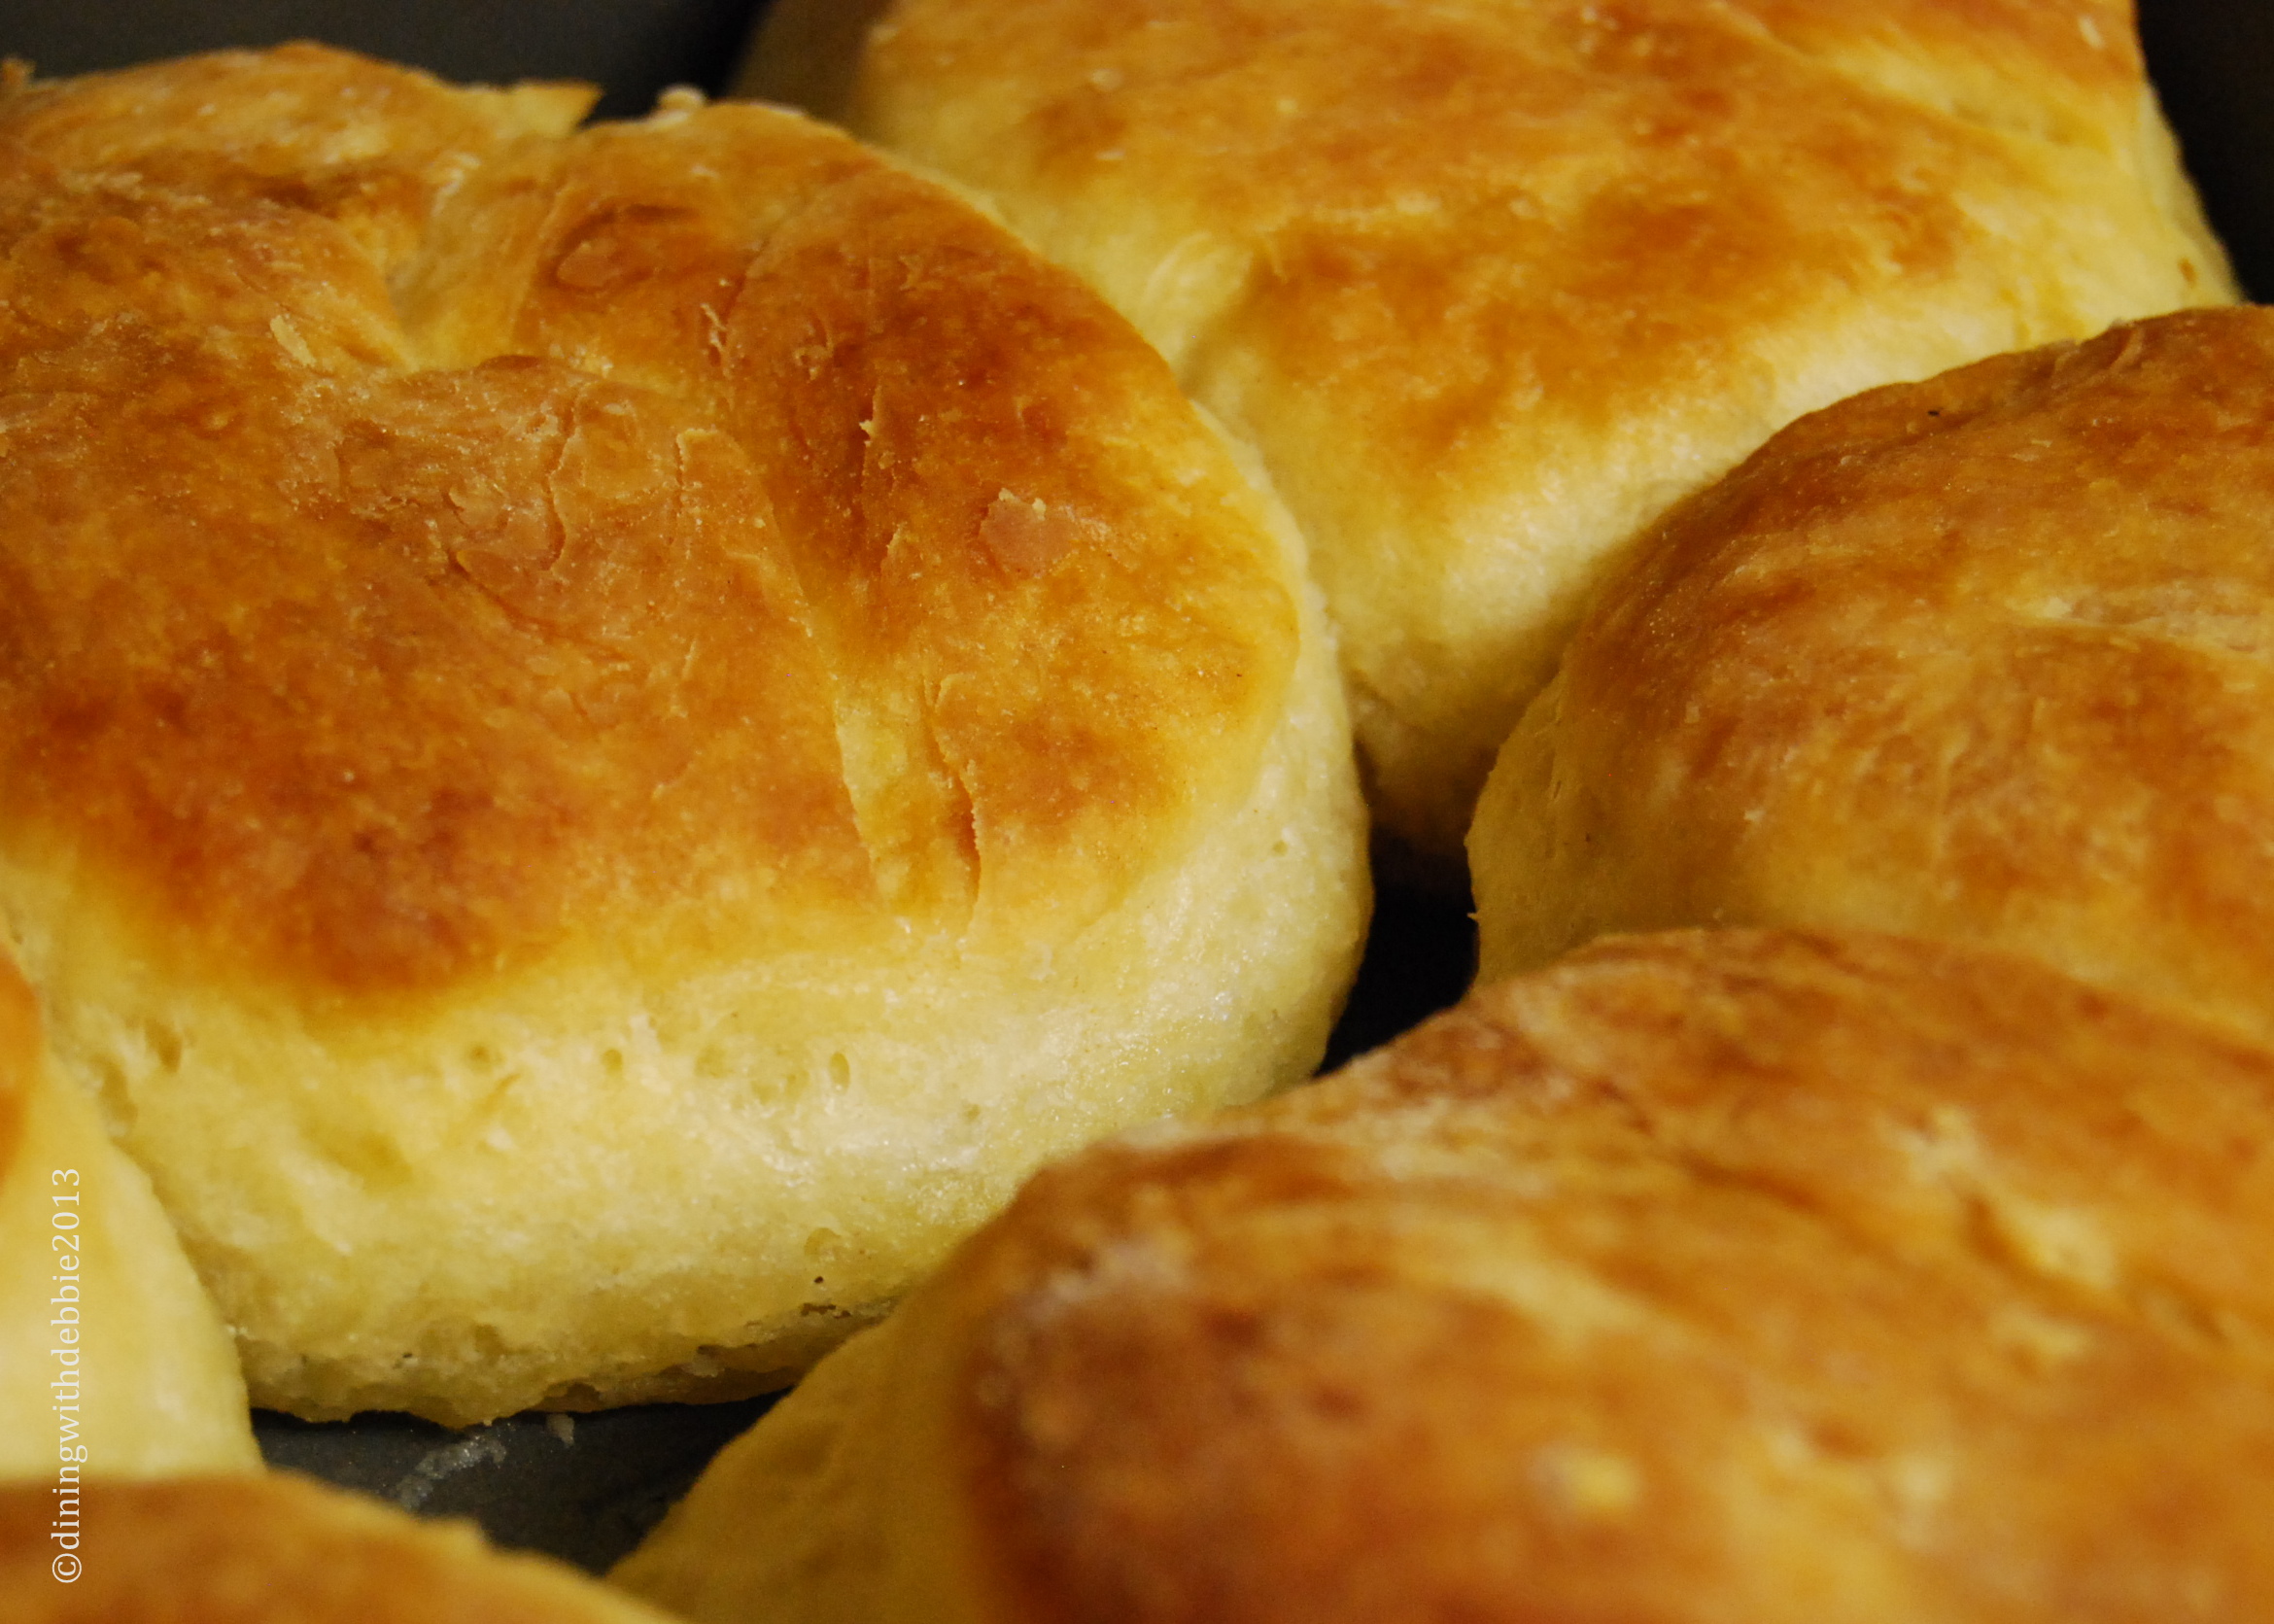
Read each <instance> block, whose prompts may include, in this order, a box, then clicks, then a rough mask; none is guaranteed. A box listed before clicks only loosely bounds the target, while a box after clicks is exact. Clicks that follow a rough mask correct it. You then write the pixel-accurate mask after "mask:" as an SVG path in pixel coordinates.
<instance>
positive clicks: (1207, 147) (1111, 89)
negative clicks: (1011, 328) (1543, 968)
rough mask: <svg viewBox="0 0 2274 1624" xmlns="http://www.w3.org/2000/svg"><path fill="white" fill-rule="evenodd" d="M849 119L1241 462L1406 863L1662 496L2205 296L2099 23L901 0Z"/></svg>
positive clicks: (1449, 824)
mask: <svg viewBox="0 0 2274 1624" xmlns="http://www.w3.org/2000/svg"><path fill="white" fill-rule="evenodd" d="M832 5H834V0H831V4H830V5H824V6H822V7H819V8H816V9H817V10H821V11H827V10H829V9H831V6H832ZM793 9H794V4H793ZM775 32H777V33H779V34H781V36H782V37H783V38H785V39H788V38H792V37H795V32H796V31H795V30H791V29H787V28H778V29H776V30H775ZM763 43H764V42H762V44H763ZM762 68H763V63H761V64H759V68H754V70H753V72H754V74H756V73H759V70H760V69H762ZM754 82H756V83H770V82H771V81H768V80H766V79H765V78H763V76H761V77H758V78H757V79H755V80H754ZM849 117H850V121H851V123H852V126H853V127H854V128H855V130H856V131H858V132H860V133H862V134H864V135H867V136H869V137H871V138H873V139H876V140H879V141H880V142H881V143H882V144H884V145H886V146H888V147H891V148H893V149H895V150H897V151H900V152H903V153H906V154H908V155H913V156H914V157H915V158H917V159H919V160H920V161H922V162H924V163H926V164H929V165H932V166H935V167H937V168H939V169H941V170H943V171H945V172H947V173H948V174H950V175H952V176H954V177H956V178H957V179H960V180H962V181H965V182H967V183H969V184H971V185H973V186H975V187H977V188H979V189H980V190H982V191H984V192H986V193H987V194H988V195H990V196H991V197H993V198H994V199H995V200H996V201H997V202H998V204H999V205H1000V207H1001V208H1002V209H1003V211H1004V213H1005V215H1006V216H1007V218H1008V219H1009V220H1010V221H1011V222H1012V224H1014V225H1016V226H1017V227H1018V228H1019V229H1020V230H1021V231H1022V232H1024V233H1025V234H1026V235H1027V236H1029V237H1030V238H1031V239H1032V240H1033V241H1035V242H1036V243H1038V244H1039V245H1041V246H1042V247H1043V248H1044V249H1045V251H1046V252H1048V253H1050V254H1051V255H1053V256H1054V257H1056V258H1058V259H1061V260H1063V261H1064V262H1066V263H1068V264H1071V265H1073V266H1075V267H1076V268H1078V269H1079V270H1081V271H1082V272H1083V274H1084V275H1085V276H1087V277H1088V278H1089V279H1090V280H1091V281H1092V282H1093V283H1094V284H1095V285H1096V286H1097V287H1098V288H1099V289H1101V290H1102V291H1103V292H1104V293H1105V294H1107V296H1108V297H1109V298H1111V299H1112V300H1113V301H1114V303H1115V304H1116V305H1118V306H1119V307H1120V309H1121V310H1122V311H1124V312H1125V313H1127V314H1128V315H1129V316H1130V317H1131V318H1132V319H1134V320H1135V321H1136V323H1137V325H1138V326H1139V327H1140V328H1143V329H1144V330H1145V332H1146V333H1147V335H1148V336H1149V337H1151V338H1152V339H1153V340H1154V342H1155V343H1156V344H1157V345H1159V347H1160V348H1161V349H1162V350H1163V352H1164V353H1166V354H1167V355H1168V356H1169V357H1170V358H1171V360H1172V361H1173V362H1174V363H1176V366H1177V369H1178V372H1179V375H1180V377H1181V378H1182V379H1183V381H1184V383H1185V385H1186V386H1187V388H1188V389H1189V391H1190V392H1191V393H1192V394H1193V395H1194V396H1195V397H1196V398H1198V399H1200V400H1202V401H1203V402H1205V403H1206V404H1207V405H1208V406H1210V407H1211V408H1212V409H1213V410H1214V411H1216V412H1217V413H1218V414H1219V415H1220V416H1221V417H1223V419H1224V420H1225V421H1226V422H1227V423H1228V424H1229V425H1230V426H1231V427H1232V428H1233V430H1234V431H1235V432H1238V433H1240V434H1242V435H1245V436H1248V437H1250V438H1252V439H1253V440H1254V442H1255V443H1256V444H1257V445H1258V447H1259V448H1260V451H1261V453H1262V457H1263V460H1264V462H1265V464H1266V465H1267V466H1268V468H1269V470H1270V473H1271V475H1272V477H1273V479H1274V480H1275V482H1276V483H1277V485H1278V487H1279V489H1280V491H1281V492H1282V493H1283V494H1284V495H1285V496H1286V498H1287V500H1288V501H1289V504H1290V506H1291V507H1292V509H1293V511H1294V513H1295V515H1296V517H1297V519H1298V520H1299V521H1300V522H1301V523H1302V525H1303V526H1304V528H1305V530H1306V532H1307V534H1308V536H1309V537H1310V541H1311V546H1312V552H1313V555H1314V559H1315V562H1316V567H1317V570H1318V572H1319V575H1320V578H1321V580H1322V581H1323V582H1324V584H1325V587H1326V590H1327V598H1328V603H1329V605H1330V606H1331V608H1332V610H1333V612H1334V614H1335V617H1336V619H1337V621H1338V623H1339V626H1340V630H1341V633H1342V650H1343V656H1344V665H1345V670H1346V674H1347V675H1348V678H1349V682H1350V691H1351V696H1352V705H1353V710H1354V716H1355V719H1356V722H1357V726H1358V733H1359V738H1360V742H1361V747H1362V749H1363V751H1364V753H1365V757H1366V761H1367V763H1368V766H1369V769H1370V772H1371V775H1372V781H1371V793H1372V796H1373V799H1374V803H1375V806H1376V810H1377V812H1378V813H1379V814H1380V816H1381V817H1382V818H1383V819H1384V820H1385V821H1386V822H1387V824H1388V825H1389V826H1390V827H1391V828H1392V829H1393V830H1395V831H1396V832H1397V833H1399V834H1400V835H1402V836H1404V837H1406V838H1407V839H1408V840H1409V841H1411V842H1413V843H1416V844H1418V845H1420V846H1421V847H1425V848H1427V849H1429V850H1430V851H1431V852H1434V853H1436V854H1438V855H1440V856H1445V857H1451V856H1454V855H1455V854H1457V853H1458V851H1459V848H1460V843H1461V839H1462V836H1463V834H1464V831H1465V829H1466V826H1467V819H1468V812H1469V809H1470V806H1471V804H1472V802H1473V800H1474V797H1475V795H1476V792H1477V790H1478V788H1479V787H1480V785H1481V784H1482V782H1483V779H1484V777H1485V774H1486V771H1487V769H1488V767H1489V766H1490V764H1491V761H1492V757H1493V752H1494V751H1495V750H1496V749H1497V748H1498V747H1499V744H1500V743H1501V741H1502V740H1503V739H1504V738H1505V737H1506V735H1507V732H1508V730H1509V728H1510V727H1511V726H1513V725H1514V723H1515V721H1516V718H1517V716H1518V715H1519V714H1520V713H1521V710H1522V708H1523V706H1524V704H1525V702H1526V701H1527V700H1528V699H1529V698H1530V697H1531V696H1532V694H1533V693H1534V692H1535V691H1536V690H1537V689H1538V687H1539V686H1540V685H1541V684H1542V683H1544V682H1545V681H1546V679H1547V677H1548V675H1549V674H1550V671H1551V670H1552V666H1553V662H1554V659H1555V656H1556V652H1557V649H1558V647H1559V646H1560V644H1561V642H1562V640H1563V639H1564V638H1565V637H1566V636H1567V635H1568V631H1569V628H1570V625H1571V623H1572V621H1573V619H1574V617H1575V616H1576V614H1577V612H1578V610H1579V607H1580V605H1581V602H1582V600H1583V598H1584V596H1585V594H1586V592H1587V590H1588V589H1589V588H1590V586H1591V585H1592V584H1593V583H1594V582H1595V581H1596V580H1597V579H1598V577H1599V575H1600V572H1601V570H1602V567H1603V565H1604V563H1605V562H1606V560H1607V559H1609V558H1610V557H1612V556H1614V555H1615V554H1616V553H1617V552H1618V551H1619V550H1620V549H1621V547H1622V546H1623V545H1624V544H1625V543H1626V542H1627V541H1628V539H1629V538H1630V537H1631V536H1633V535H1634V533H1635V532H1636V530H1637V528H1639V527H1640V526H1641V525H1643V524H1644V523H1645V522H1647V521H1648V520H1650V519H1652V518H1654V517H1655V516H1656V515H1657V514H1658V513H1660V512H1661V511H1663V509H1664V508H1665V507H1666V506H1667V504H1668V503H1669V502H1671V501H1673V500H1674V499H1675V498H1677V497H1679V496H1680V495H1682V494H1683V493H1685V492H1687V491H1689V490H1691V489H1694V488H1695V487H1697V486H1698V485H1700V484H1702V483H1704V482H1705V481H1706V480H1708V479H1710V478H1712V477H1714V476H1715V475H1717V474H1719V473H1720V472H1722V471H1723V470H1725V469H1726V468H1727V467H1729V466H1731V465H1732V464H1734V463H1735V462H1737V461H1738V460H1739V459H1740V457H1742V456H1743V455H1744V454H1745V453H1746V452H1748V451H1750V450H1751V449H1753V448H1754V447H1755V446H1757V445H1758V444H1759V443H1760V442H1761V441H1762V440H1763V439H1765V438H1766V437H1767V436H1768V434H1769V433H1770V432H1772V431H1774V429H1776V428H1777V427H1779V426H1780V425H1781V424H1783V423H1785V422H1787V421H1788V420H1790V419H1791V418H1792V417H1794V416H1796V415H1797V414H1799V413H1801V412H1803V411H1806V410H1809V409H1811V408H1814V407H1817V406H1821V405H1825V404H1827V403H1829V402H1831V401H1833V400H1836V399H1839V398H1841V397H1843V396H1846V395H1848V394H1851V393H1853V392H1855V391H1857V390H1859V389H1863V388H1866V387H1868V386H1871V385H1875V384H1879V383H1884V382H1887V381H1890V380H1893V379H1900V378H1914V377H1920V376H1924V375H1926V374H1928V373H1931V372H1934V371H1938V370H1940V369H1942V368H1944V367H1947V366H1951V365H1955V364H1957V363H1961V362H1965V361H1969V360H1973V359H1975V358H1976V357H1979V356H1982V355H1987V354H1992V353H1995V352H1999V351H2003V350H2008V349H2014V348H2018V347H2022V346H2026V345H2030V344H2036V343H2042V342H2045V341H2048V340H2050V339H2055V338H2064V337H2083V336H2086V335H2089V334H2091V333H2094V332H2097V331H2099V330H2100V329H2101V328H2104V327H2105V326H2107V325H2108V324H2109V323H2110V322H2112V321H2115V320H2118V319H2119V318H2123V317H2129V316H2139V315H2146V314H2151V313H2153V312H2157V311H2162V310H2167V309H2171V308H2174V307H2176V306H2180V305H2184V304H2192V303H2201V302H2211V301H2218V300H2222V299H2226V298H2230V297H2231V296H2232V285H2231V282H2230V280H2229V278H2228V275H2227V272H2226V270H2225V268H2224V264H2223V259H2222V255H2221V252H2220V250H2219V249H2218V247H2217V246H2216V245H2215V244H2214V243H2213V242H2212V241H2211V239H2210V237H2209V235H2208V233H2207V232H2206V230H2205V229H2204V227H2203V225H2202V223H2201V221H2200V219H2199V216H2198V212H2197V210H2196V208H2195V205H2194V203H2193V201H2192V198H2191V196H2190V195H2189V192H2188V187H2187V183H2186V181H2185V180H2184V178H2183V177H2182V175H2181V172H2180V170H2179V168H2178V165H2177V163H2176V161H2175V158H2174V155H2173V152H2172V147H2171V143H2170V140H2169V137H2168V136H2167V135H2166V134H2165V132H2164V130H2163V126H2162V123H2161V121H2160V118H2159V116H2158V114H2157V112H2156V109H2155V106H2154V103H2153V97H2152V95H2151V94H2150V92H2149V90H2148V88H2147V86H2146V85H2145V82H2144V80H2143V78H2142V70H2141V61H2140V55H2139V52H2138V49H2137V46H2136V43H2135V40H2134V30H2133V24H2132V16H2131V9H2130V7H2129V5H2127V4H2125V3H2123V0H2089V3H2084V4H2077V5H2063V6H2047V5H2044V4H2041V3H2039V0H1900V3H1893V4H1890V3H1888V0H1836V3H1826V0H1807V3H1805V4H1804V3H1798V0H1740V3H1736V4H1706V3H1703V0H1607V3H1606V0H1523V3H1517V0H1460V3H1457V4H1435V5H1428V6H1418V5H1410V4H1402V3H1399V0H901V3H900V4H898V5H895V6H894V7H893V8H892V9H891V10H890V11H889V12H888V13H887V14H886V16H885V17H884V18H883V21H882V22H881V24H880V25H879V29H878V31H877V32H876V33H875V35H874V36H873V39H872V43H871V45H870V47H869V52H868V56H867V60H866V62H865V64H864V66H863V68H862V71H861V76H860V79H859V82H858V84H857V86H856V88H855V91H854V94H853V99H852V102H851V106H850V112H849Z"/></svg>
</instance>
